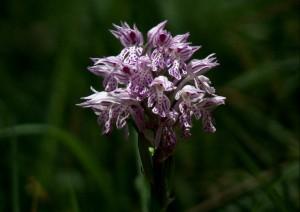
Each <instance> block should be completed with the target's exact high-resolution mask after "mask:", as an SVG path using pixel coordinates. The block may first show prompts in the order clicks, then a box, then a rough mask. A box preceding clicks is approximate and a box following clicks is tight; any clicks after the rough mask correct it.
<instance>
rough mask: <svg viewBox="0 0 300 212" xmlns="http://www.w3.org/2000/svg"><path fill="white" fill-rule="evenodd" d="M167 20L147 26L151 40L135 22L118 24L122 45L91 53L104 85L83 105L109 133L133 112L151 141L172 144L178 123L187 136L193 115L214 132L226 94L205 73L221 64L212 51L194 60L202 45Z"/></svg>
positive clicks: (165, 145)
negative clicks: (104, 53)
mask: <svg viewBox="0 0 300 212" xmlns="http://www.w3.org/2000/svg"><path fill="white" fill-rule="evenodd" d="M165 25H166V21H164V22H162V23H160V24H158V25H157V26H155V27H153V28H152V29H151V30H149V31H148V33H147V43H144V39H143V35H142V33H141V32H140V31H139V30H138V28H137V27H136V26H135V25H134V26H133V27H130V26H129V25H128V24H127V23H122V24H121V25H120V26H118V25H114V27H115V28H114V29H113V30H111V33H112V34H113V35H114V36H115V37H116V38H117V39H119V40H120V42H121V44H122V45H123V47H124V48H123V50H122V51H121V52H120V53H119V54H118V55H116V56H109V57H103V58H93V59H92V60H93V62H94V64H93V66H91V67H89V70H90V71H91V72H92V73H94V74H95V75H97V76H101V77H103V87H104V90H105V91H101V92H98V91H96V90H94V89H92V90H93V92H94V94H92V95H90V96H88V97H84V98H83V99H84V100H85V101H84V102H83V103H81V104H79V105H80V106H82V107H87V108H92V109H93V110H94V112H95V114H96V115H97V116H98V122H99V124H100V125H101V126H103V133H105V134H106V133H109V132H110V131H111V130H112V128H113V126H116V127H117V128H123V127H124V126H125V125H126V120H127V119H128V118H129V117H132V120H133V122H134V124H135V126H136V128H137V129H138V131H139V133H143V132H144V131H145V130H146V129H147V130H149V129H150V130H152V131H153V132H154V133H155V135H154V139H153V140H154V141H153V146H155V147H159V146H160V147H161V148H164V149H165V150H168V149H170V150H172V148H173V147H174V145H175V143H176V134H175V131H177V130H176V128H177V126H179V129H181V130H182V134H183V135H184V136H189V135H190V129H191V128H192V119H193V117H194V118H196V119H201V120H202V126H203V129H204V130H205V131H207V132H215V130H216V129H215V127H214V125H213V123H212V116H211V112H212V110H213V109H214V108H215V107H217V106H218V105H221V104H224V100H225V98H224V97H221V96H218V95H216V94H215V89H214V88H213V87H212V86H211V82H210V80H209V79H208V78H207V77H205V76H204V75H203V74H204V73H206V72H207V71H208V70H210V69H211V68H213V67H215V66H217V65H219V64H218V63H217V61H216V58H215V56H214V54H211V55H209V56H207V57H206V58H204V59H201V60H199V59H192V60H191V57H192V55H193V54H194V53H195V52H196V51H197V50H198V49H199V48H200V46H192V45H191V43H190V42H188V37H189V33H186V34H182V35H176V36H172V35H171V33H170V32H168V31H167V30H166V29H165Z"/></svg>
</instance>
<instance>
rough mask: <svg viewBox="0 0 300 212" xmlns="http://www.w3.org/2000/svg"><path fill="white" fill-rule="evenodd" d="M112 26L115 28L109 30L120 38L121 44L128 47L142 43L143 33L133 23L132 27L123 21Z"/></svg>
mask: <svg viewBox="0 0 300 212" xmlns="http://www.w3.org/2000/svg"><path fill="white" fill-rule="evenodd" d="M113 26H114V27H115V30H110V32H111V33H112V34H113V35H114V36H115V37H116V38H117V39H119V40H120V42H121V43H122V45H123V46H125V47H129V46H141V45H143V42H144V40H143V35H142V33H141V32H140V31H139V30H138V28H137V27H136V26H135V25H133V28H130V26H129V25H128V24H127V23H126V22H125V23H121V26H118V25H116V24H114V25H113Z"/></svg>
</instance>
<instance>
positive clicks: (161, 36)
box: [147, 21, 172, 47]
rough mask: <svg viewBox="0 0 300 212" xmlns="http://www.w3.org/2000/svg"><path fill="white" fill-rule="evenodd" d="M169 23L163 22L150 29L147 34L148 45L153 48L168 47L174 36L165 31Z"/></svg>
mask: <svg viewBox="0 0 300 212" xmlns="http://www.w3.org/2000/svg"><path fill="white" fill-rule="evenodd" d="M166 23H167V21H163V22H161V23H159V24H158V25H156V26H155V27H153V28H152V29H150V30H149V31H148V33H147V37H148V43H149V45H151V46H152V47H158V46H163V45H167V44H169V43H170V41H171V39H172V36H171V34H170V33H169V32H167V31H166V30H164V28H165V26H166Z"/></svg>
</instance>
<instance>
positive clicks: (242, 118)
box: [0, 0, 300, 212]
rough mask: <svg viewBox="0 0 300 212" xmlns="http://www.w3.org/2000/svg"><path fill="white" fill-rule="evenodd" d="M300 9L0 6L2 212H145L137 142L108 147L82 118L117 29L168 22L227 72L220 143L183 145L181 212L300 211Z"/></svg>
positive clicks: (222, 83) (256, 4)
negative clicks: (95, 71) (98, 63)
mask: <svg viewBox="0 0 300 212" xmlns="http://www.w3.org/2000/svg"><path fill="white" fill-rule="evenodd" d="M298 14H299V1H296V0H230V1H223V0H209V1H200V0H199V1H192V0H184V1H180V0H174V1H171V0H164V1H158V0H156V1H133V0H72V1H71V0H64V1H61V0H52V1H36V0H24V1H17V0H4V1H1V3H0V211H3V212H4V211H5V212H6V211H15V212H16V211H141V210H142V206H141V205H142V202H143V201H144V200H145V198H146V197H147V192H146V190H145V186H144V184H143V180H142V178H141V177H138V168H137V162H136V146H135V142H134V137H133V136H131V137H130V138H129V139H124V133H123V132H122V131H117V130H116V131H114V132H113V133H112V135H110V136H102V135H101V131H100V127H99V126H98V125H97V123H96V117H95V115H94V114H93V113H92V112H91V111H90V110H84V109H81V108H79V107H77V106H75V104H76V103H79V102H80V97H82V96H86V95H88V94H90V90H89V87H90V86H93V87H94V88H95V89H97V90H101V89H102V88H101V83H100V80H99V78H97V77H96V76H94V75H92V74H91V73H89V72H88V71H86V67H87V66H89V65H91V63H90V60H89V58H90V57H102V56H108V55H116V54H118V53H119V51H120V50H121V45H120V44H119V42H118V41H117V40H116V39H115V38H114V37H113V36H112V35H111V34H110V33H109V32H108V30H109V29H111V27H112V26H111V24H112V23H117V24H118V23H119V22H120V21H127V22H128V23H129V24H133V23H136V24H137V26H138V27H139V29H140V30H141V31H142V32H144V34H145V33H146V31H147V30H148V29H150V28H151V27H153V26H154V25H156V24H157V23H159V22H160V21H162V20H165V19H166V20H168V21H169V22H168V29H169V30H170V31H171V32H172V34H173V35H174V34H181V33H185V32H187V31H189V32H190V33H191V37H190V39H191V41H192V42H193V44H195V45H202V49H201V50H200V51H199V52H197V53H196V54H195V57H197V58H203V57H205V56H206V55H208V54H209V53H212V52H215V53H216V54H217V57H218V60H219V62H220V63H221V66H219V67H217V68H216V69H214V70H212V71H210V72H209V73H208V74H207V76H209V77H210V79H211V80H212V81H213V83H214V86H215V87H216V88H217V92H218V94H220V95H222V96H226V97H227V100H226V105H225V106H221V107H219V108H218V109H217V110H216V111H215V113H214V116H215V121H216V127H217V132H216V133H215V134H205V133H203V132H202V130H201V124H200V123H196V122H195V123H194V128H193V130H192V133H193V136H192V138H191V139H190V140H188V141H185V140H183V139H181V138H179V140H180V141H179V143H178V146H177V149H176V152H175V161H176V166H175V171H174V178H173V185H174V189H173V190H174V194H175V196H176V198H175V200H174V202H173V204H172V206H171V207H172V211H228V212H234V211H297V210H299V208H300V205H299V187H298V186H299V181H298V180H299V155H300V154H299V132H300V131H299V113H298V112H299V109H298V108H300V107H299V103H298V101H297V100H299V81H300V80H299V44H300V42H299V37H300V36H299V29H300V28H299V15H298Z"/></svg>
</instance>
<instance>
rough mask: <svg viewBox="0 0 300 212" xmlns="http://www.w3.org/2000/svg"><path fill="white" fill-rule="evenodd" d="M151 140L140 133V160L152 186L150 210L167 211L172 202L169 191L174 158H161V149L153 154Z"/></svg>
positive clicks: (155, 211) (154, 211)
mask: <svg viewBox="0 0 300 212" xmlns="http://www.w3.org/2000/svg"><path fill="white" fill-rule="evenodd" d="M150 143H151V142H150V141H148V140H147V139H146V138H145V136H144V135H143V134H142V133H139V135H138V147H139V155H140V157H139V158H140V160H141V161H140V162H141V164H142V168H143V174H144V176H145V179H146V180H147V181H148V183H149V184H150V186H151V199H150V205H149V211H151V212H152V211H153V212H157V211H165V210H166V209H167V207H168V205H169V203H170V202H171V201H170V200H171V199H170V192H169V179H170V173H171V170H172V165H173V158H172V157H171V156H169V157H168V158H167V159H165V160H161V154H162V153H163V152H161V150H160V149H157V150H155V152H154V154H153V156H152V155H151V152H150V151H149V147H151V146H150Z"/></svg>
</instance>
